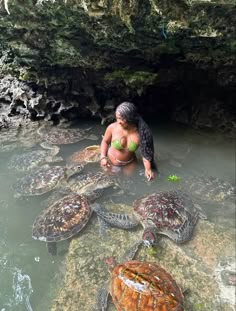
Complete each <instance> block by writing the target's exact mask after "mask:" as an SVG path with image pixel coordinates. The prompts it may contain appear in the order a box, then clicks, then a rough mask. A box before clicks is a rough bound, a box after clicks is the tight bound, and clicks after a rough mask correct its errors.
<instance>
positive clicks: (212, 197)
mask: <svg viewBox="0 0 236 311" xmlns="http://www.w3.org/2000/svg"><path fill="white" fill-rule="evenodd" d="M183 183H184V187H185V188H186V189H187V190H188V191H190V192H191V193H192V194H193V195H194V196H196V197H197V198H200V199H201V200H205V201H212V202H223V201H227V200H228V201H232V202H234V201H235V193H236V189H235V186H233V185H232V184H231V183H229V182H227V181H225V180H221V179H220V178H218V177H213V176H194V177H191V178H186V180H184V181H183Z"/></svg>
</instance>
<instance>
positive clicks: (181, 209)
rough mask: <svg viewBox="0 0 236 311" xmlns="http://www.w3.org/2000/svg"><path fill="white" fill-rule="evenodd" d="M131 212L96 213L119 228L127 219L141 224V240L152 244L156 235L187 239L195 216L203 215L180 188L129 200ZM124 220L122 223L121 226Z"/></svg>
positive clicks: (195, 219) (183, 240)
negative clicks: (128, 213)
mask: <svg viewBox="0 0 236 311" xmlns="http://www.w3.org/2000/svg"><path fill="white" fill-rule="evenodd" d="M133 212H134V213H133V215H126V214H116V213H106V212H105V211H102V210H101V211H98V215H99V216H100V217H102V218H103V219H104V220H105V221H107V222H108V223H110V224H113V225H115V226H119V227H120V228H122V227H123V223H122V222H123V219H125V223H126V221H127V218H128V219H129V221H132V222H133V225H135V224H136V225H138V224H139V223H141V224H142V226H143V227H144V233H143V241H144V244H146V245H147V246H153V245H154V244H155V243H156V238H157V237H156V234H163V235H166V236H168V237H169V238H170V239H171V240H173V241H174V242H176V243H185V242H187V241H188V240H190V239H191V237H192V235H193V230H194V227H195V225H196V223H197V220H198V218H199V217H200V216H201V217H203V215H202V214H201V213H200V211H199V207H196V206H195V205H194V204H193V202H192V200H191V198H190V197H189V195H187V194H186V193H183V192H181V191H162V192H154V193H151V194H147V195H145V196H143V197H142V198H140V199H137V200H135V201H134V203H133ZM125 223H124V225H125Z"/></svg>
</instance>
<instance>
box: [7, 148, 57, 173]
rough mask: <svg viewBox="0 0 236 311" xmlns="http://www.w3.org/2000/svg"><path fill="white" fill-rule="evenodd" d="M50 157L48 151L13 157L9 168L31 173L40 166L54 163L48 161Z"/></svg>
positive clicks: (35, 151) (36, 151) (37, 151)
mask: <svg viewBox="0 0 236 311" xmlns="http://www.w3.org/2000/svg"><path fill="white" fill-rule="evenodd" d="M50 156H51V152H50V151H47V150H34V151H31V152H27V153H24V154H18V155H13V156H12V158H11V159H10V161H9V165H8V168H9V169H14V170H17V171H22V172H24V171H30V170H32V169H33V168H35V167H37V166H39V165H40V164H44V163H46V162H53V161H48V160H47V157H50ZM58 159H59V158H58ZM56 161H57V158H56V157H55V162H56Z"/></svg>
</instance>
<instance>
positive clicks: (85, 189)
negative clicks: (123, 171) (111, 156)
mask: <svg viewBox="0 0 236 311" xmlns="http://www.w3.org/2000/svg"><path fill="white" fill-rule="evenodd" d="M122 183H123V184H125V181H122V180H121V179H120V178H119V177H118V176H115V175H110V174H107V173H106V172H103V171H98V172H88V173H86V174H80V175H77V176H75V177H72V178H71V179H70V180H69V181H68V187H69V188H70V189H71V191H73V192H76V193H79V194H88V193H90V192H93V191H94V190H98V189H101V190H103V189H105V188H108V187H111V186H121V184H122Z"/></svg>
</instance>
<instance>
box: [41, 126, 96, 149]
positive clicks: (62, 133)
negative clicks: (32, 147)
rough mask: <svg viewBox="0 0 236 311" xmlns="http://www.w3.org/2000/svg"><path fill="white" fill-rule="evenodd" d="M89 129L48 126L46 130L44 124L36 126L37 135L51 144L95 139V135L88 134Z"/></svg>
mask: <svg viewBox="0 0 236 311" xmlns="http://www.w3.org/2000/svg"><path fill="white" fill-rule="evenodd" d="M89 130H90V128H89V129H86V130H82V129H66V128H58V127H54V128H50V129H49V130H47V126H46V125H42V126H41V127H39V128H38V130H37V133H38V135H39V136H40V137H41V138H42V139H44V140H45V141H46V142H48V143H49V144H52V145H64V144H73V143H75V142H77V141H80V140H83V139H91V140H97V139H98V138H97V136H96V135H94V134H88V133H87V132H88V131H89Z"/></svg>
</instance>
